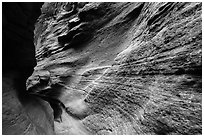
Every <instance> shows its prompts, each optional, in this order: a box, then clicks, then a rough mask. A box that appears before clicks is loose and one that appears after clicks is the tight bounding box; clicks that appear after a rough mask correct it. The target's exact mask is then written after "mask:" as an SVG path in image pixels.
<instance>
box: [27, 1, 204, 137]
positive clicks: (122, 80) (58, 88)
mask: <svg viewBox="0 0 204 137" xmlns="http://www.w3.org/2000/svg"><path fill="white" fill-rule="evenodd" d="M201 11H202V4H201V3H163V2H162V3H45V4H44V5H43V7H42V9H41V12H42V14H41V16H40V17H39V18H38V21H37V23H36V25H35V39H34V42H35V47H36V58H37V66H36V67H35V71H34V73H33V75H32V76H31V77H30V78H29V79H28V81H27V88H28V89H29V90H30V92H31V91H32V93H34V94H37V95H39V96H46V97H52V98H55V99H58V100H60V101H61V102H62V103H63V104H64V105H65V107H66V109H62V110H58V109H55V108H53V109H54V111H55V112H56V113H57V112H58V113H59V114H62V115H61V116H62V122H60V121H58V122H55V131H56V134H202V103H201V102H202V86H201V84H202V61H201V57H202V50H201V46H202V44H201V43H202V27H201V22H202V18H201V14H202V13H201Z"/></svg>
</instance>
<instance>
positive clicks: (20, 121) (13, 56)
mask: <svg viewBox="0 0 204 137" xmlns="http://www.w3.org/2000/svg"><path fill="white" fill-rule="evenodd" d="M42 4H43V3H23V2H21V3H12V2H9V3H5V2H3V4H2V22H3V23H2V25H3V26H2V30H3V33H2V37H3V44H2V45H3V48H2V53H3V79H2V91H3V94H2V133H3V134H27V135H28V134H54V122H53V110H52V109H51V108H50V105H49V104H48V103H47V102H45V101H43V100H42V99H40V98H37V97H34V96H32V95H29V94H28V92H27V91H26V79H27V78H28V77H29V76H30V75H31V74H32V72H33V70H34V66H35V65H36V59H35V46H34V43H33V36H34V35H33V30H34V24H35V22H36V19H37V17H39V15H40V7H41V6H42Z"/></svg>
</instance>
